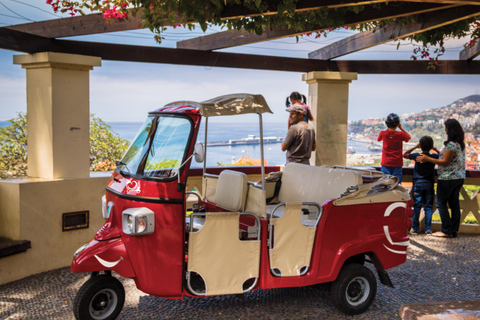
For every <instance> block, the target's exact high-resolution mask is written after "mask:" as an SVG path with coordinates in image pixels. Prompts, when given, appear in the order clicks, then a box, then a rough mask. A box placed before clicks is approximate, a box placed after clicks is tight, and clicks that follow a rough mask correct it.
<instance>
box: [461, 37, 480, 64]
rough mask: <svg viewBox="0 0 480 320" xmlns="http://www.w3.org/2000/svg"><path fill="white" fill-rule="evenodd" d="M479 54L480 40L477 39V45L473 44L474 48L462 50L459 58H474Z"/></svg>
mask: <svg viewBox="0 0 480 320" xmlns="http://www.w3.org/2000/svg"><path fill="white" fill-rule="evenodd" d="M479 55H480V42H479V41H477V43H476V44H475V46H473V47H472V48H470V47H468V48H464V49H463V50H462V51H460V54H459V57H458V58H459V59H460V60H472V59H475V58H476V57H478V56H479Z"/></svg>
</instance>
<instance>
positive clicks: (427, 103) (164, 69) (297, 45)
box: [0, 0, 480, 121]
mask: <svg viewBox="0 0 480 320" xmlns="http://www.w3.org/2000/svg"><path fill="white" fill-rule="evenodd" d="M60 16H61V15H58V14H53V13H52V10H51V8H50V6H49V5H47V4H45V0H1V1H0V26H7V25H11V24H19V23H27V22H30V21H42V20H47V19H53V18H56V17H60ZM213 32H218V30H215V29H213V28H210V29H209V30H207V33H213ZM202 34H203V33H202V32H201V31H200V29H199V28H197V29H196V30H194V31H192V32H190V31H188V30H187V29H184V28H177V29H172V30H169V31H168V32H167V33H166V34H165V37H166V39H165V40H164V41H163V43H162V44H161V45H160V46H164V47H174V46H175V42H176V41H178V40H182V39H187V38H191V37H194V36H200V35H202ZM350 34H351V33H350V32H349V31H345V30H339V31H335V32H333V33H331V34H329V36H328V37H327V38H325V37H321V38H319V39H314V38H313V37H305V38H302V39H300V40H299V41H298V42H297V41H296V39H295V38H287V39H280V40H274V41H269V42H264V43H257V44H252V45H249V46H243V47H241V48H232V49H226V50H223V51H226V52H238V53H252V54H265V55H276V56H291V57H300V58H307V57H308V53H309V52H311V51H314V50H316V49H318V48H320V47H322V46H324V45H327V44H329V43H332V42H334V41H337V40H338V39H341V38H343V37H346V36H348V35H350ZM72 39H79V40H85V41H100V42H112V43H124V44H139V45H148V46H156V45H158V44H156V43H155V41H154V40H153V35H152V34H150V33H149V31H148V30H137V31H128V32H123V33H115V34H104V35H95V36H85V37H76V38H72ZM464 42H465V41H463V40H451V41H448V42H447V53H446V55H445V56H444V57H443V58H444V59H458V53H459V52H460V50H461V49H462V45H463V43H464ZM16 54H22V53H19V52H13V51H8V50H0V96H1V97H2V103H1V107H0V121H2V120H6V119H11V118H13V117H15V116H16V113H17V112H20V111H26V88H25V87H26V83H25V70H24V69H22V68H21V66H19V65H14V64H13V55H16ZM411 55H412V45H411V44H408V43H407V44H405V45H402V46H401V47H400V50H396V43H390V44H386V45H382V46H378V47H375V48H372V49H368V50H364V51H362V52H359V53H355V54H351V55H348V56H346V57H345V58H344V59H352V60H354V59H357V60H371V59H388V60H394V59H404V60H407V59H408V58H409V57H410V56H411ZM477 59H478V58H477ZM301 78H302V74H301V73H293V72H276V71H255V70H242V69H231V68H215V67H213V68H210V67H191V66H176V65H167V64H147V63H126V62H114V61H102V66H101V67H97V68H95V69H94V70H93V71H91V72H90V79H91V86H90V111H91V113H94V114H96V115H97V116H99V117H100V118H102V119H103V120H105V121H143V120H144V119H145V116H146V114H147V112H148V111H152V110H154V109H156V108H158V107H161V106H162V105H164V104H166V103H168V102H172V101H177V100H194V101H202V100H206V99H209V98H212V97H215V96H218V95H222V94H228V93H235V92H249V93H259V94H263V95H264V96H265V98H266V100H267V102H268V103H269V105H270V108H271V109H272V110H273V112H274V115H266V116H265V118H264V119H265V121H286V120H287V116H288V115H287V113H286V112H285V111H284V109H285V98H286V97H287V96H288V95H289V94H290V93H291V92H292V91H299V92H300V93H303V94H305V95H307V94H308V87H307V84H306V83H305V82H303V81H302V80H301ZM472 94H480V75H462V76H446V75H437V76H435V75H422V76H420V75H418V76H416V75H414V76H411V75H408V76H407V75H363V74H360V75H358V80H356V81H354V82H352V83H351V85H350V93H349V119H350V120H359V119H364V118H370V117H382V116H385V115H386V114H388V113H390V112H395V113H400V114H403V113H410V112H420V111H422V110H425V109H430V108H437V107H442V106H445V105H448V104H450V103H452V102H453V101H455V100H457V99H459V98H463V97H465V96H468V95H472Z"/></svg>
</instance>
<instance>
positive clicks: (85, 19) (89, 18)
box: [5, 0, 480, 38]
mask: <svg viewBox="0 0 480 320" xmlns="http://www.w3.org/2000/svg"><path fill="white" fill-rule="evenodd" d="M478 1H480V0H478ZM278 2H279V1H278V0H270V1H267V4H268V7H269V10H268V11H267V12H264V13H258V12H254V11H252V10H247V9H246V8H245V7H243V6H236V5H233V6H228V7H226V8H225V9H224V12H223V14H222V17H223V19H233V18H239V17H245V16H255V15H259V14H267V15H268V14H276V13H277V11H276V8H277V5H278ZM384 2H388V0H362V1H353V0H339V1H336V0H323V1H321V0H300V1H299V2H298V3H297V11H309V10H316V9H320V8H335V7H344V6H356V5H367V4H372V3H384ZM141 15H142V13H141V11H140V12H138V13H137V15H136V16H133V15H132V14H131V12H130V14H129V15H128V16H129V18H128V19H127V20H125V21H122V22H119V23H115V22H114V23H112V24H108V23H107V22H106V21H105V19H104V18H103V16H102V14H101V13H96V14H88V15H84V16H75V17H71V18H61V19H54V20H47V21H40V22H31V23H25V24H17V25H12V26H8V27H5V28H8V29H11V30H16V31H21V32H26V33H31V34H35V35H37V36H42V37H47V38H65V37H74V36H82V35H90V34H99V33H106V32H116V31H128V30H135V29H139V28H142V26H141V23H142V20H141V19H140V17H141ZM188 22H190V23H195V21H188ZM182 23H185V21H182V20H178V19H177V20H176V21H175V22H174V23H173V25H177V24H182ZM165 25H166V26H169V25H170V24H169V23H168V21H165Z"/></svg>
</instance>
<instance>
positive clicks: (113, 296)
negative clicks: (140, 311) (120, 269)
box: [73, 275, 125, 320]
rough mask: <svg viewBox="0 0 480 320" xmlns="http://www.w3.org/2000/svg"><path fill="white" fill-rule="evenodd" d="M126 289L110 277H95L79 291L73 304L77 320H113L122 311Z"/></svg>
mask: <svg viewBox="0 0 480 320" xmlns="http://www.w3.org/2000/svg"><path fill="white" fill-rule="evenodd" d="M124 302H125V289H124V288H123V286H122V284H121V283H120V281H118V280H117V279H116V278H114V277H112V276H109V275H101V276H93V277H91V278H90V279H89V280H88V281H87V282H85V283H84V284H83V285H82V286H81V287H80V290H78V293H77V295H76V297H75V300H74V303H73V314H74V315H75V318H76V319H77V320H80V319H81V320H113V319H115V318H116V317H117V316H118V314H119V313H120V311H122V308H123V304H124Z"/></svg>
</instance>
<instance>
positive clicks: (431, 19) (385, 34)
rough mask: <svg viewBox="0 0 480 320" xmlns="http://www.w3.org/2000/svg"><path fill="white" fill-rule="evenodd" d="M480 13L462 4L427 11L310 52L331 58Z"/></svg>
mask: <svg viewBox="0 0 480 320" xmlns="http://www.w3.org/2000/svg"><path fill="white" fill-rule="evenodd" d="M477 15H480V6H461V7H454V8H450V9H444V10H442V11H437V12H429V13H425V14H423V15H422V16H421V20H420V21H419V22H416V23H411V24H409V25H399V24H398V23H396V22H393V23H391V24H390V25H388V26H385V27H383V28H380V29H377V30H375V31H365V32H361V33H358V34H355V35H353V36H350V37H348V38H345V39H342V40H340V41H337V42H335V43H332V44H331V45H328V46H325V47H323V48H320V49H318V50H315V51H313V52H311V53H309V55H308V57H309V58H310V59H320V60H329V59H334V58H337V57H340V56H343V55H346V54H349V53H353V52H357V51H360V50H364V49H367V48H370V47H373V46H376V45H380V44H383V43H386V42H389V41H395V40H398V39H401V38H404V37H408V36H411V35H413V34H416V33H421V32H424V31H427V30H431V29H435V28H439V27H442V26H444V25H447V24H450V23H454V22H457V21H460V20H464V19H468V18H471V17H475V16H477Z"/></svg>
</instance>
